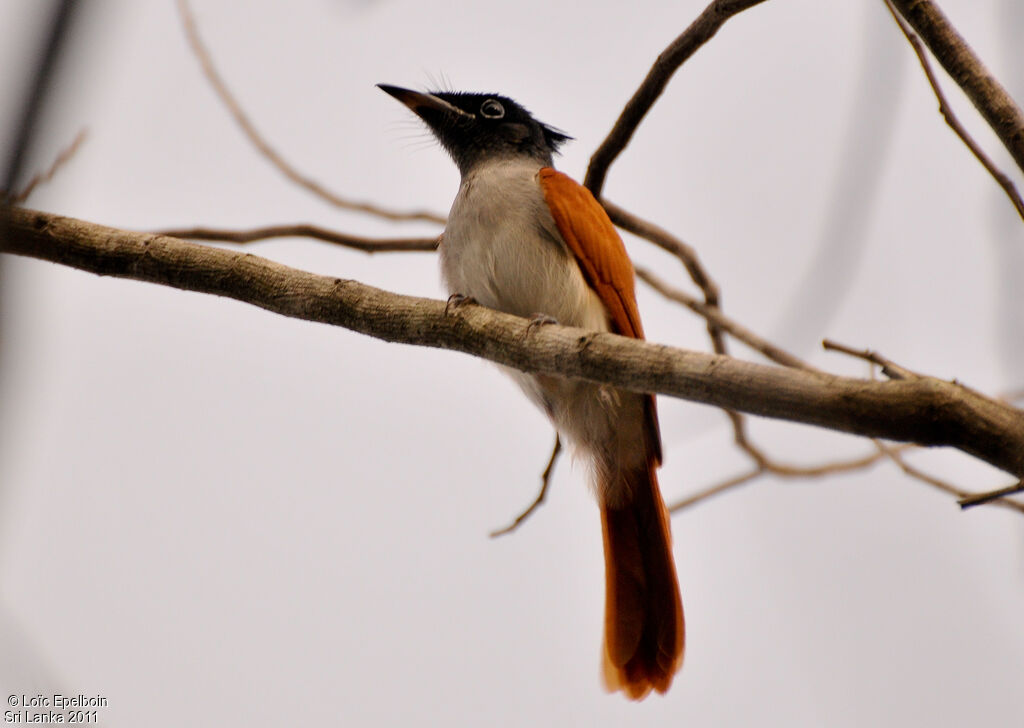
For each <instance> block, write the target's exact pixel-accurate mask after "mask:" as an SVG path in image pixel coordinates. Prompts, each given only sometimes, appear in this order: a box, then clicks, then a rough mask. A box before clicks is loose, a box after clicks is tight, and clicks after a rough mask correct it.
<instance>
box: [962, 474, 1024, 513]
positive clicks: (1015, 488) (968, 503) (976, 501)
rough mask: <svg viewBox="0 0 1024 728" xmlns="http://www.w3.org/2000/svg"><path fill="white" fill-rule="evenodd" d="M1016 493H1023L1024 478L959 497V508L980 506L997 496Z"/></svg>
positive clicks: (1001, 496)
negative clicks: (1016, 481) (1006, 484)
mask: <svg viewBox="0 0 1024 728" xmlns="http://www.w3.org/2000/svg"><path fill="white" fill-rule="evenodd" d="M1017 493H1024V480H1021V481H1019V482H1018V483H1016V484H1015V485H1010V486H1007V487H1006V488H1000V489H999V490H990V491H988V492H987V493H978V494H977V495H972V496H970V497H968V498H961V499H960V500H959V503H960V508H961V509H963V510H966V509H968V508H972V507H974V506H980V505H981V504H983V503H989V502H990V501H994V500H996V499H997V498H1003V497H1005V496H1008V495H1015V494H1017Z"/></svg>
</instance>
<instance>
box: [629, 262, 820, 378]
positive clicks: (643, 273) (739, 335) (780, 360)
mask: <svg viewBox="0 0 1024 728" xmlns="http://www.w3.org/2000/svg"><path fill="white" fill-rule="evenodd" d="M636 275H637V278H639V279H640V280H642V281H643V282H644V283H646V284H647V285H649V286H650V287H651V288H653V289H654V290H656V291H657V292H658V293H660V294H661V295H663V296H664V297H665V298H668V299H669V300H672V301H675V302H676V303H681V304H682V305H684V306H686V307H687V308H688V309H690V310H691V311H693V312H694V313H696V314H697V315H698V316H701V317H703V318H704V319H706V320H707V321H708V323H709V324H713V325H714V326H716V327H717V328H718V329H721V330H722V331H724V332H726V333H728V334H729V335H730V336H732V337H733V338H735V339H737V340H738V341H742V342H743V343H744V344H746V345H747V346H749V347H750V348H751V349H753V350H754V351H757V352H760V353H761V354H762V355H763V356H764V357H765V358H767V359H769V360H770V361H773V362H775V363H776V364H781V365H782V366H784V367H793V368H794V369H803V370H806V371H817V370H816V369H815V368H814V367H812V366H811V365H810V364H808V363H807V362H805V361H804V360H803V359H800V358H798V357H796V356H794V355H792V354H790V353H789V352H788V351H785V350H784V349H781V348H780V347H778V346H776V345H775V344H773V343H772V342H770V341H768V340H767V339H765V338H763V337H761V336H758V335H757V334H755V333H754V332H753V331H751V330H750V329H748V328H746V327H745V326H743V325H742V324H740V323H738V322H736V321H734V320H732V319H731V318H729V317H728V316H726V315H725V314H724V313H722V310H721V309H720V308H718V307H717V306H709V305H708V304H707V303H705V302H702V301H698V300H697V299H696V298H694V297H693V296H691V295H690V294H688V293H686V292H684V291H681V290H679V289H678V288H674V287H673V286H670V285H669V284H668V283H666V282H665V281H663V280H662V279H661V278H658V276H656V275H654V274H653V273H652V272H651V271H649V270H647V269H646V268H637V269H636Z"/></svg>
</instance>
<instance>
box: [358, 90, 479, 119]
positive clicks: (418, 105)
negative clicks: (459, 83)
mask: <svg viewBox="0 0 1024 728" xmlns="http://www.w3.org/2000/svg"><path fill="white" fill-rule="evenodd" d="M377 88H379V89H380V90H381V91H383V92H384V93H386V94H388V95H390V96H394V97H395V98H396V99H398V100H399V101H401V102H402V103H403V104H405V105H406V106H408V107H409V109H411V110H412V112H413V113H414V114H416V116H419V117H420V118H423V112H424V111H428V110H432V111H439V112H441V113H442V114H446V115H451V116H456V117H458V116H463V117H466V118H470V119H472V118H473V115H472V114H467V113H466V112H465V111H463V110H462V109H460V108H458V107H457V106H452V105H451V104H449V103H448V102H447V101H445V100H444V99H441V98H438V97H437V96H434V95H433V94H425V93H420V92H419V91H412V90H410V89H407V88H401V87H400V86H389V85H388V84H386V83H378V84H377Z"/></svg>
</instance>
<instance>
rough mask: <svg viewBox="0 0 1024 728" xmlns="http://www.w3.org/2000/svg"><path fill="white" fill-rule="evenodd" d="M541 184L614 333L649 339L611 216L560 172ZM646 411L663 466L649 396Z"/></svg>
mask: <svg viewBox="0 0 1024 728" xmlns="http://www.w3.org/2000/svg"><path fill="white" fill-rule="evenodd" d="M539 180H540V186H541V189H542V190H543V191H544V199H545V201H546V202H547V203H548V209H549V210H551V216H552V217H553V218H554V219H555V225H556V226H557V227H558V232H559V233H561V235H562V239H563V240H564V241H565V244H566V245H567V246H568V247H569V250H570V251H572V254H573V255H574V256H575V258H576V263H577V264H578V265H579V267H580V270H581V271H582V272H583V277H584V278H585V279H586V281H587V283H589V284H590V287H591V288H592V289H594V292H595V293H597V295H598V298H600V299H601V302H602V303H603V304H604V307H605V309H607V311H608V318H609V320H610V322H611V326H612V330H613V331H614V332H615V333H617V334H621V335H622V336H629V337H631V338H634V339H642V338H644V327H643V324H642V323H640V311H639V309H637V306H636V283H635V276H634V273H633V263H632V262H631V261H630V260H629V255H628V254H627V253H626V246H625V245H623V244H622V238H620V237H619V233H618V232H617V231H616V230H615V225H614V224H612V221H611V219H610V218H609V217H608V213H606V212H605V211H604V208H603V207H601V205H600V203H598V201H597V200H595V199H594V196H593V195H592V194H591V193H590V190H588V189H587V188H586V187H584V186H583V185H581V184H579V183H578V182H576V181H575V180H573V179H572V178H571V177H569V176H567V175H564V174H562V173H561V172H559V171H558V170H556V169H552V168H551V167H544V168H543V169H541V171H540V175H539ZM644 409H645V412H646V420H647V432H646V433H645V435H646V440H647V446H648V448H649V449H650V452H651V454H652V455H653V456H654V459H655V461H656V462H658V463H661V431H660V428H659V427H658V414H657V409H656V407H655V403H654V397H653V395H648V396H647V398H646V401H645V403H644Z"/></svg>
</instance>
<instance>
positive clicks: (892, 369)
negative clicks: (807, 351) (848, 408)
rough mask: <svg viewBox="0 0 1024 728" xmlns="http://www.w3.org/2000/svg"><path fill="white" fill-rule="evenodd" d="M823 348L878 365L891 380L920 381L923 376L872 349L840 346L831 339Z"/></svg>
mask: <svg viewBox="0 0 1024 728" xmlns="http://www.w3.org/2000/svg"><path fill="white" fill-rule="evenodd" d="M821 346H822V348H823V349H825V350H826V351H838V352H841V353H843V354H849V355H850V356H853V357H856V358H858V359H863V360H864V361H866V362H870V363H871V364H877V365H878V366H880V367H881V368H882V373H883V374H885V376H887V377H889V378H890V379H920V378H921V376H922V375H921V374H918V373H917V372H913V371H911V370H909V369H907V368H906V367H903V366H900V365H899V364H897V363H896V362H894V361H892V360H890V359H886V358H885V357H884V356H882V355H881V354H879V353H878V352H876V351H871V349H854V348H853V347H851V346H847V345H846V344H840V343H839V342H836V341H832V340H831V339H825V340H824V341H822V342H821Z"/></svg>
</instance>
